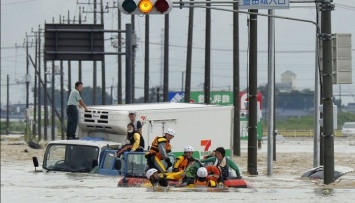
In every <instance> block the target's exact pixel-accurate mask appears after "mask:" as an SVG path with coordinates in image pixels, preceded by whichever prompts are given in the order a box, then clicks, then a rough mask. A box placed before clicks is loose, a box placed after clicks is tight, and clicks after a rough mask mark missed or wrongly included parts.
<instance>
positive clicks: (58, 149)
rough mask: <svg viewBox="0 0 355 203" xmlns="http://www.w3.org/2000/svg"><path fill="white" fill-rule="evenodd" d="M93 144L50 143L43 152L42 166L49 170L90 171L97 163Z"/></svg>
mask: <svg viewBox="0 0 355 203" xmlns="http://www.w3.org/2000/svg"><path fill="white" fill-rule="evenodd" d="M98 155H99V148H98V147H95V146H83V145H68V144H52V145H49V146H48V147H47V150H46V152H45V154H44V162H43V168H44V169H46V170H49V171H67V172H90V171H91V170H92V169H93V168H94V167H95V164H96V163H97V159H98Z"/></svg>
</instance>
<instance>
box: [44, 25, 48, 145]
mask: <svg viewBox="0 0 355 203" xmlns="http://www.w3.org/2000/svg"><path fill="white" fill-rule="evenodd" d="M44 24H46V21H44ZM43 62H44V63H43V68H44V71H43V72H44V74H43V76H44V87H43V90H44V91H43V107H44V118H43V121H44V123H43V124H44V140H45V141H47V140H48V102H47V101H48V99H47V97H46V95H47V94H48V92H47V61H45V60H44V57H43Z"/></svg>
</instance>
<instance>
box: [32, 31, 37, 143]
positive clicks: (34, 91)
mask: <svg viewBox="0 0 355 203" xmlns="http://www.w3.org/2000/svg"><path fill="white" fill-rule="evenodd" d="M34 38H35V65H34V68H35V74H34V75H35V81H34V88H33V120H34V121H33V126H32V134H33V137H32V138H34V137H35V136H36V134H37V92H38V90H37V77H38V76H37V74H36V73H37V51H38V49H37V46H38V45H37V44H38V43H37V40H38V39H37V35H36V34H35V35H34Z"/></svg>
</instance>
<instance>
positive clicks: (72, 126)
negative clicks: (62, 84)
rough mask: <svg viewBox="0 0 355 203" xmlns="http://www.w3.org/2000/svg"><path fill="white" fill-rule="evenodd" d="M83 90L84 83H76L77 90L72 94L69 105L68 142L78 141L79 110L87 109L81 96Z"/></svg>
mask: <svg viewBox="0 0 355 203" xmlns="http://www.w3.org/2000/svg"><path fill="white" fill-rule="evenodd" d="M81 90H83V83H82V82H80V81H78V82H76V83H75V89H73V90H72V91H71V92H70V95H69V98H68V104H67V119H68V121H67V140H76V139H78V138H77V137H75V132H76V127H77V125H78V120H79V112H78V107H79V108H84V109H85V111H87V110H88V109H87V108H86V106H85V104H84V101H83V99H82V98H81V96H80V93H79V92H81Z"/></svg>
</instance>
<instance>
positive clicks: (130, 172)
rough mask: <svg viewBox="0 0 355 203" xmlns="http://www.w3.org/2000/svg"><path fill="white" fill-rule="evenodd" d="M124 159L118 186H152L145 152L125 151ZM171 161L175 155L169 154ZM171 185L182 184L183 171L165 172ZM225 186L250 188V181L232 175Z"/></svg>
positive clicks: (179, 185)
mask: <svg viewBox="0 0 355 203" xmlns="http://www.w3.org/2000/svg"><path fill="white" fill-rule="evenodd" d="M123 155H124V158H123V159H122V163H121V164H120V165H121V170H120V171H121V173H120V175H122V176H123V178H120V179H119V181H118V184H117V186H118V187H149V185H150V186H151V184H150V182H149V180H148V179H147V178H146V176H145V168H146V159H145V158H144V153H143V152H124V153H123ZM169 158H170V159H171V162H175V157H174V156H173V155H170V154H169ZM165 175H166V179H167V180H168V184H169V186H176V187H184V186H182V180H181V179H182V178H183V176H184V174H183V173H182V172H168V173H166V174H165ZM223 186H224V187H225V188H248V183H247V182H246V181H245V180H244V179H242V178H241V179H240V178H236V177H231V178H229V179H227V180H224V183H223Z"/></svg>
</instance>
